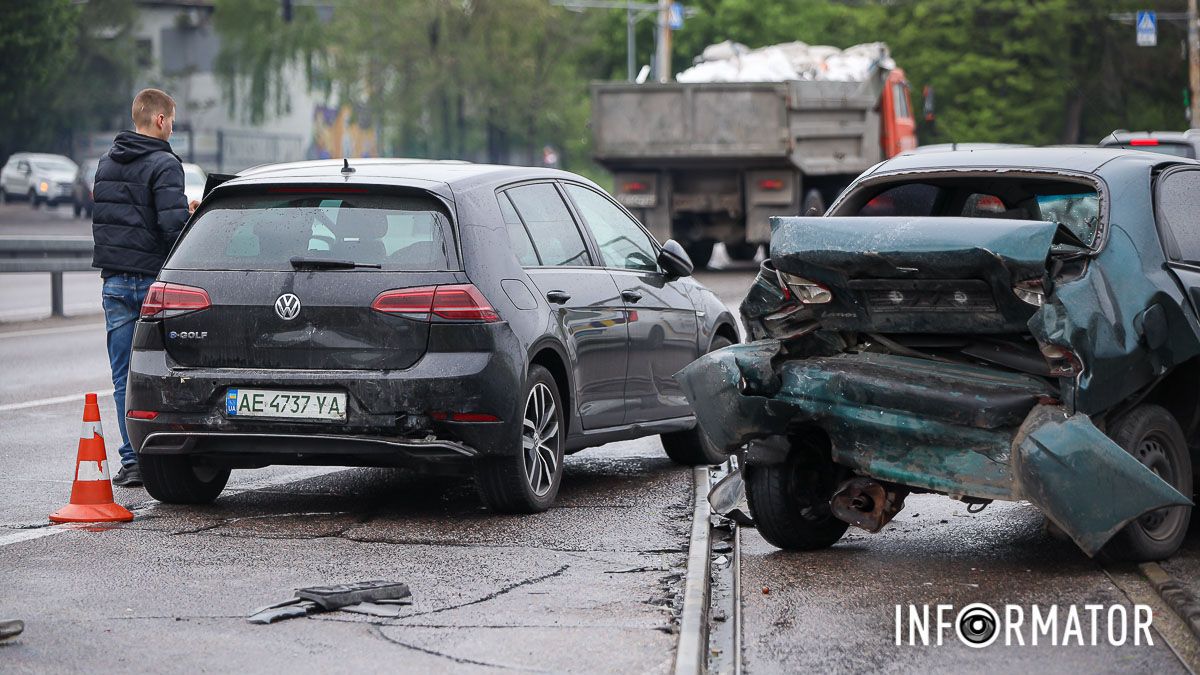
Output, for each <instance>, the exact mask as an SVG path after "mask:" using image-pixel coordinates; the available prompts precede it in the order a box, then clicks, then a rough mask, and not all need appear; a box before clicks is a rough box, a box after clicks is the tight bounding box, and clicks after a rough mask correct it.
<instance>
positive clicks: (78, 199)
mask: <svg viewBox="0 0 1200 675" xmlns="http://www.w3.org/2000/svg"><path fill="white" fill-rule="evenodd" d="M99 161H100V158H99V157H92V158H91V159H87V160H84V162H83V164H80V165H79V170H78V171H76V172H75V182H74V183H73V184H72V186H71V202H72V203H73V204H74V208H75V217H76V218H78V217H79V216H81V215H83V216H86V217H88V218H91V217H92V206H93V205H94V201H93V200H92V186H93V185H95V183H96V164H97V163H98V162H99Z"/></svg>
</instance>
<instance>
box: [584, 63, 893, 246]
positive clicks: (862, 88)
mask: <svg viewBox="0 0 1200 675" xmlns="http://www.w3.org/2000/svg"><path fill="white" fill-rule="evenodd" d="M591 95H592V121H591V125H592V135H593V138H592V141H593V145H592V147H593V155H594V159H595V160H596V162H597V163H599V164H600V165H601V166H603V167H604V168H606V169H608V170H609V171H610V172H612V174H613V178H614V182H615V185H614V189H613V194H614V195H616V197H617V199H618V200H619V201H620V202H621V203H622V204H624V205H625V207H626V208H628V209H629V210H630V211H631V212H632V213H633V214H634V215H635V216H636V217H637V218H638V219H639V220H641V222H642V223H643V224H644V225H646V227H647V228H649V229H650V231H651V232H653V233H654V235H655V236H656V237H657V238H658V240H659V241H666V240H667V239H676V240H678V241H679V242H680V243H682V244H683V245H684V247H685V248H686V249H687V252H688V254H689V255H690V256H691V258H692V261H693V262H694V263H695V264H696V266H697V267H703V266H705V265H706V264H707V263H708V260H709V258H710V256H711V255H712V250H713V245H714V244H715V243H716V242H718V241H720V242H724V244H725V249H726V251H727V252H728V253H729V255H730V257H732V258H734V259H742V260H748V259H751V258H753V257H754V255H755V253H756V252H757V250H758V247H759V245H760V244H765V243H767V241H768V240H770V238H771V227H770V224H769V222H768V218H770V217H771V216H787V215H793V216H794V215H806V214H813V213H823V212H824V210H825V205H826V204H830V203H832V202H833V199H834V198H835V197H837V195H838V194H839V193H840V192H841V190H842V189H843V188H844V187H846V186H847V185H849V183H850V181H851V180H852V179H854V178H855V177H856V176H858V175H859V174H860V173H862V172H863V171H865V170H866V169H868V168H870V167H871V166H874V165H875V164H877V163H878V162H880V161H882V160H884V159H886V158H889V157H892V156H893V155H896V154H898V153H900V152H903V151H905V150H909V149H912V148H914V147H916V145H917V139H916V134H915V122H914V119H913V112H912V106H911V104H910V95H909V86H908V82H907V80H906V79H905V77H904V72H903V71H902V70H900V69H898V68H897V69H890V70H888V69H883V68H876V69H873V71H872V73H871V75H870V76H869V77H868V78H867V79H865V80H864V81H857V82H837V81H820V80H795V81H785V82H691V83H681V82H672V83H662V84H632V83H624V82H621V83H616V82H601V83H593V84H592V85H591Z"/></svg>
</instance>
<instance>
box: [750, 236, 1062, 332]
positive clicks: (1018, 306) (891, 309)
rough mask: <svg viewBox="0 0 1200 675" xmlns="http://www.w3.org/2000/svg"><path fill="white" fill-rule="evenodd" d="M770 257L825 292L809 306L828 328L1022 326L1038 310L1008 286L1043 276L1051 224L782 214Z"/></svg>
mask: <svg viewBox="0 0 1200 675" xmlns="http://www.w3.org/2000/svg"><path fill="white" fill-rule="evenodd" d="M771 227H772V236H771V260H772V261H773V263H774V265H775V268H776V269H778V270H779V271H780V272H783V273H786V274H791V275H795V276H798V277H802V278H804V279H809V280H811V281H815V282H817V283H819V284H821V285H822V286H824V287H825V288H827V289H829V290H830V291H831V292H832V295H833V299H832V300H831V301H830V302H828V303H825V304H820V305H812V306H811V308H812V310H813V312H814V315H815V317H816V318H818V319H820V321H821V325H822V327H823V328H825V329H829V330H847V331H862V332H884V333H888V332H894V333H959V332H971V333H1013V332H1024V331H1025V330H1026V323H1027V322H1028V321H1029V318H1030V317H1031V316H1033V314H1034V313H1035V312H1036V311H1037V308H1036V307H1035V306H1033V305H1030V304H1027V303H1026V302H1024V301H1022V300H1021V299H1020V298H1018V297H1017V296H1016V294H1015V293H1014V292H1013V285H1014V284H1015V283H1017V282H1019V281H1027V280H1031V279H1041V278H1042V277H1044V276H1045V274H1046V261H1047V257H1048V256H1049V253H1050V247H1051V244H1052V243H1053V240H1054V235H1055V230H1056V228H1057V225H1056V224H1055V223H1052V222H1045V221H1033V220H1005V219H995V218H940V217H939V218H905V217H891V218H883V217H880V218H874V217H810V218H801V217H794V218H793V217H787V218H784V217H780V218H772V219H771Z"/></svg>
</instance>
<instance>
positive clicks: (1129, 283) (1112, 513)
mask: <svg viewBox="0 0 1200 675" xmlns="http://www.w3.org/2000/svg"><path fill="white" fill-rule="evenodd" d="M1198 305H1200V163H1197V162H1194V161H1190V160H1185V159H1180V158H1172V157H1167V156H1163V155H1156V154H1152V153H1143V152H1138V151H1120V150H1102V149H1079V148H1044V149H1027V148H1021V149H1011V150H985V151H973V152H947V153H930V154H916V155H910V156H901V157H897V158H894V159H892V160H889V161H887V162H884V163H882V164H880V165H878V166H876V167H875V168H873V169H871V170H869V171H867V172H866V173H865V174H863V175H862V176H860V177H859V178H858V179H857V180H856V181H855V182H854V183H853V184H851V186H850V187H849V188H847V190H846V191H845V192H844V193H843V194H842V195H841V196H840V197H839V198H838V199H837V201H836V202H834V204H833V205H832V206H831V207H830V209H829V211H828V213H827V214H826V215H824V216H821V217H796V218H792V217H786V218H773V219H772V238H771V247H770V258H769V259H768V260H767V261H766V262H764V263H763V265H762V268H761V270H760V272H759V275H758V278H757V279H756V280H755V283H754V285H753V286H752V287H751V290H750V292H749V294H748V295H747V297H746V299H745V300H744V301H743V303H742V307H741V311H742V318H743V321H744V323H745V327H746V329H747V330H748V332H749V334H750V336H751V339H752V341H750V342H747V343H746V344H741V345H734V346H731V347H727V348H725V349H722V350H720V351H717V352H713V353H710V354H708V355H706V356H704V357H702V358H700V359H699V360H698V361H696V362H694V363H693V364H692V365H690V366H688V367H687V368H685V369H684V370H682V371H680V373H679V374H678V375H677V377H678V379H679V381H680V382H681V383H682V385H683V388H684V390H685V391H686V393H687V395H688V398H689V400H690V401H691V404H692V406H693V408H694V409H695V411H696V415H697V419H698V421H699V424H700V427H701V429H702V430H703V432H704V433H705V435H706V436H707V437H708V439H709V440H710V441H711V442H712V443H713V444H714V445H715V446H716V447H717V448H719V449H722V450H723V451H724V452H726V453H739V455H740V456H741V458H742V462H741V466H742V467H743V468H742V471H741V474H742V475H741V477H742V479H743V480H744V482H745V488H746V496H747V499H748V502H749V507H750V511H751V515H752V516H753V518H754V521H755V523H756V524H757V527H758V529H759V531H760V532H761V533H762V535H763V536H764V537H765V538H766V539H767V540H768V541H769V542H771V543H772V544H774V545H776V546H779V547H781V548H786V549H800V550H804V549H816V548H822V547H826V546H830V545H832V544H833V543H835V542H836V541H838V539H839V538H841V536H842V535H843V534H844V532H845V531H846V528H847V527H848V525H855V526H858V527H861V528H863V529H866V530H868V531H871V532H877V531H879V530H880V529H882V528H883V527H884V525H886V524H887V523H888V521H889V520H890V519H891V518H892V517H894V516H895V515H896V513H897V512H899V511H900V509H901V508H903V504H904V499H905V497H906V496H907V495H909V494H911V493H939V494H944V495H948V496H950V497H951V498H953V499H958V500H961V501H963V502H966V503H967V504H970V505H973V506H972V508H973V509H974V508H983V506H985V505H986V504H988V503H990V502H991V501H993V500H1024V501H1027V502H1029V503H1031V504H1033V505H1034V506H1036V507H1037V508H1038V509H1040V510H1041V511H1042V512H1043V513H1044V514H1045V516H1046V518H1047V519H1048V520H1049V521H1050V522H1051V523H1052V524H1053V525H1054V526H1056V527H1057V528H1058V529H1060V530H1061V531H1063V532H1065V533H1066V534H1067V535H1069V536H1070V537H1071V539H1073V540H1074V541H1075V542H1076V543H1077V544H1078V545H1079V547H1080V548H1081V549H1082V550H1083V551H1084V552H1085V553H1087V554H1088V555H1089V556H1093V555H1096V554H1097V553H1100V552H1101V551H1102V550H1103V551H1104V552H1105V553H1106V554H1108V555H1111V556H1113V557H1119V558H1124V559H1132V560H1153V559H1161V558H1165V557H1167V556H1170V555H1171V554H1172V553H1174V552H1175V551H1176V550H1177V549H1178V548H1179V546H1180V544H1181V543H1182V541H1183V538H1184V536H1185V534H1186V532H1187V529H1188V523H1189V521H1190V518H1191V507H1192V502H1191V497H1192V485H1193V476H1192V474H1193V467H1194V466H1200V462H1196V461H1194V457H1193V452H1194V450H1193V449H1194V448H1196V447H1197V446H1198V441H1200V337H1198V336H1200V322H1198V320H1197V306H1198ZM735 480H736V479H735Z"/></svg>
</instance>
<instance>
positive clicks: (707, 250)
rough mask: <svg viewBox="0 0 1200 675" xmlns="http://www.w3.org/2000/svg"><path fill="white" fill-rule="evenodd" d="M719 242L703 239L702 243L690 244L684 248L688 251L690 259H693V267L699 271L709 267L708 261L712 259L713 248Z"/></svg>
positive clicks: (694, 242)
mask: <svg viewBox="0 0 1200 675" xmlns="http://www.w3.org/2000/svg"><path fill="white" fill-rule="evenodd" d="M716 244H717V242H715V241H713V240H712V239H701V240H700V241H693V242H689V243H688V244H687V245H685V246H684V247H683V248H684V250H685V251H687V254H688V257H689V258H691V259H692V265H694V266H695V267H696V269H698V270H702V269H704V268H706V267H708V261H709V260H711V259H712V252H713V246H716Z"/></svg>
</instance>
